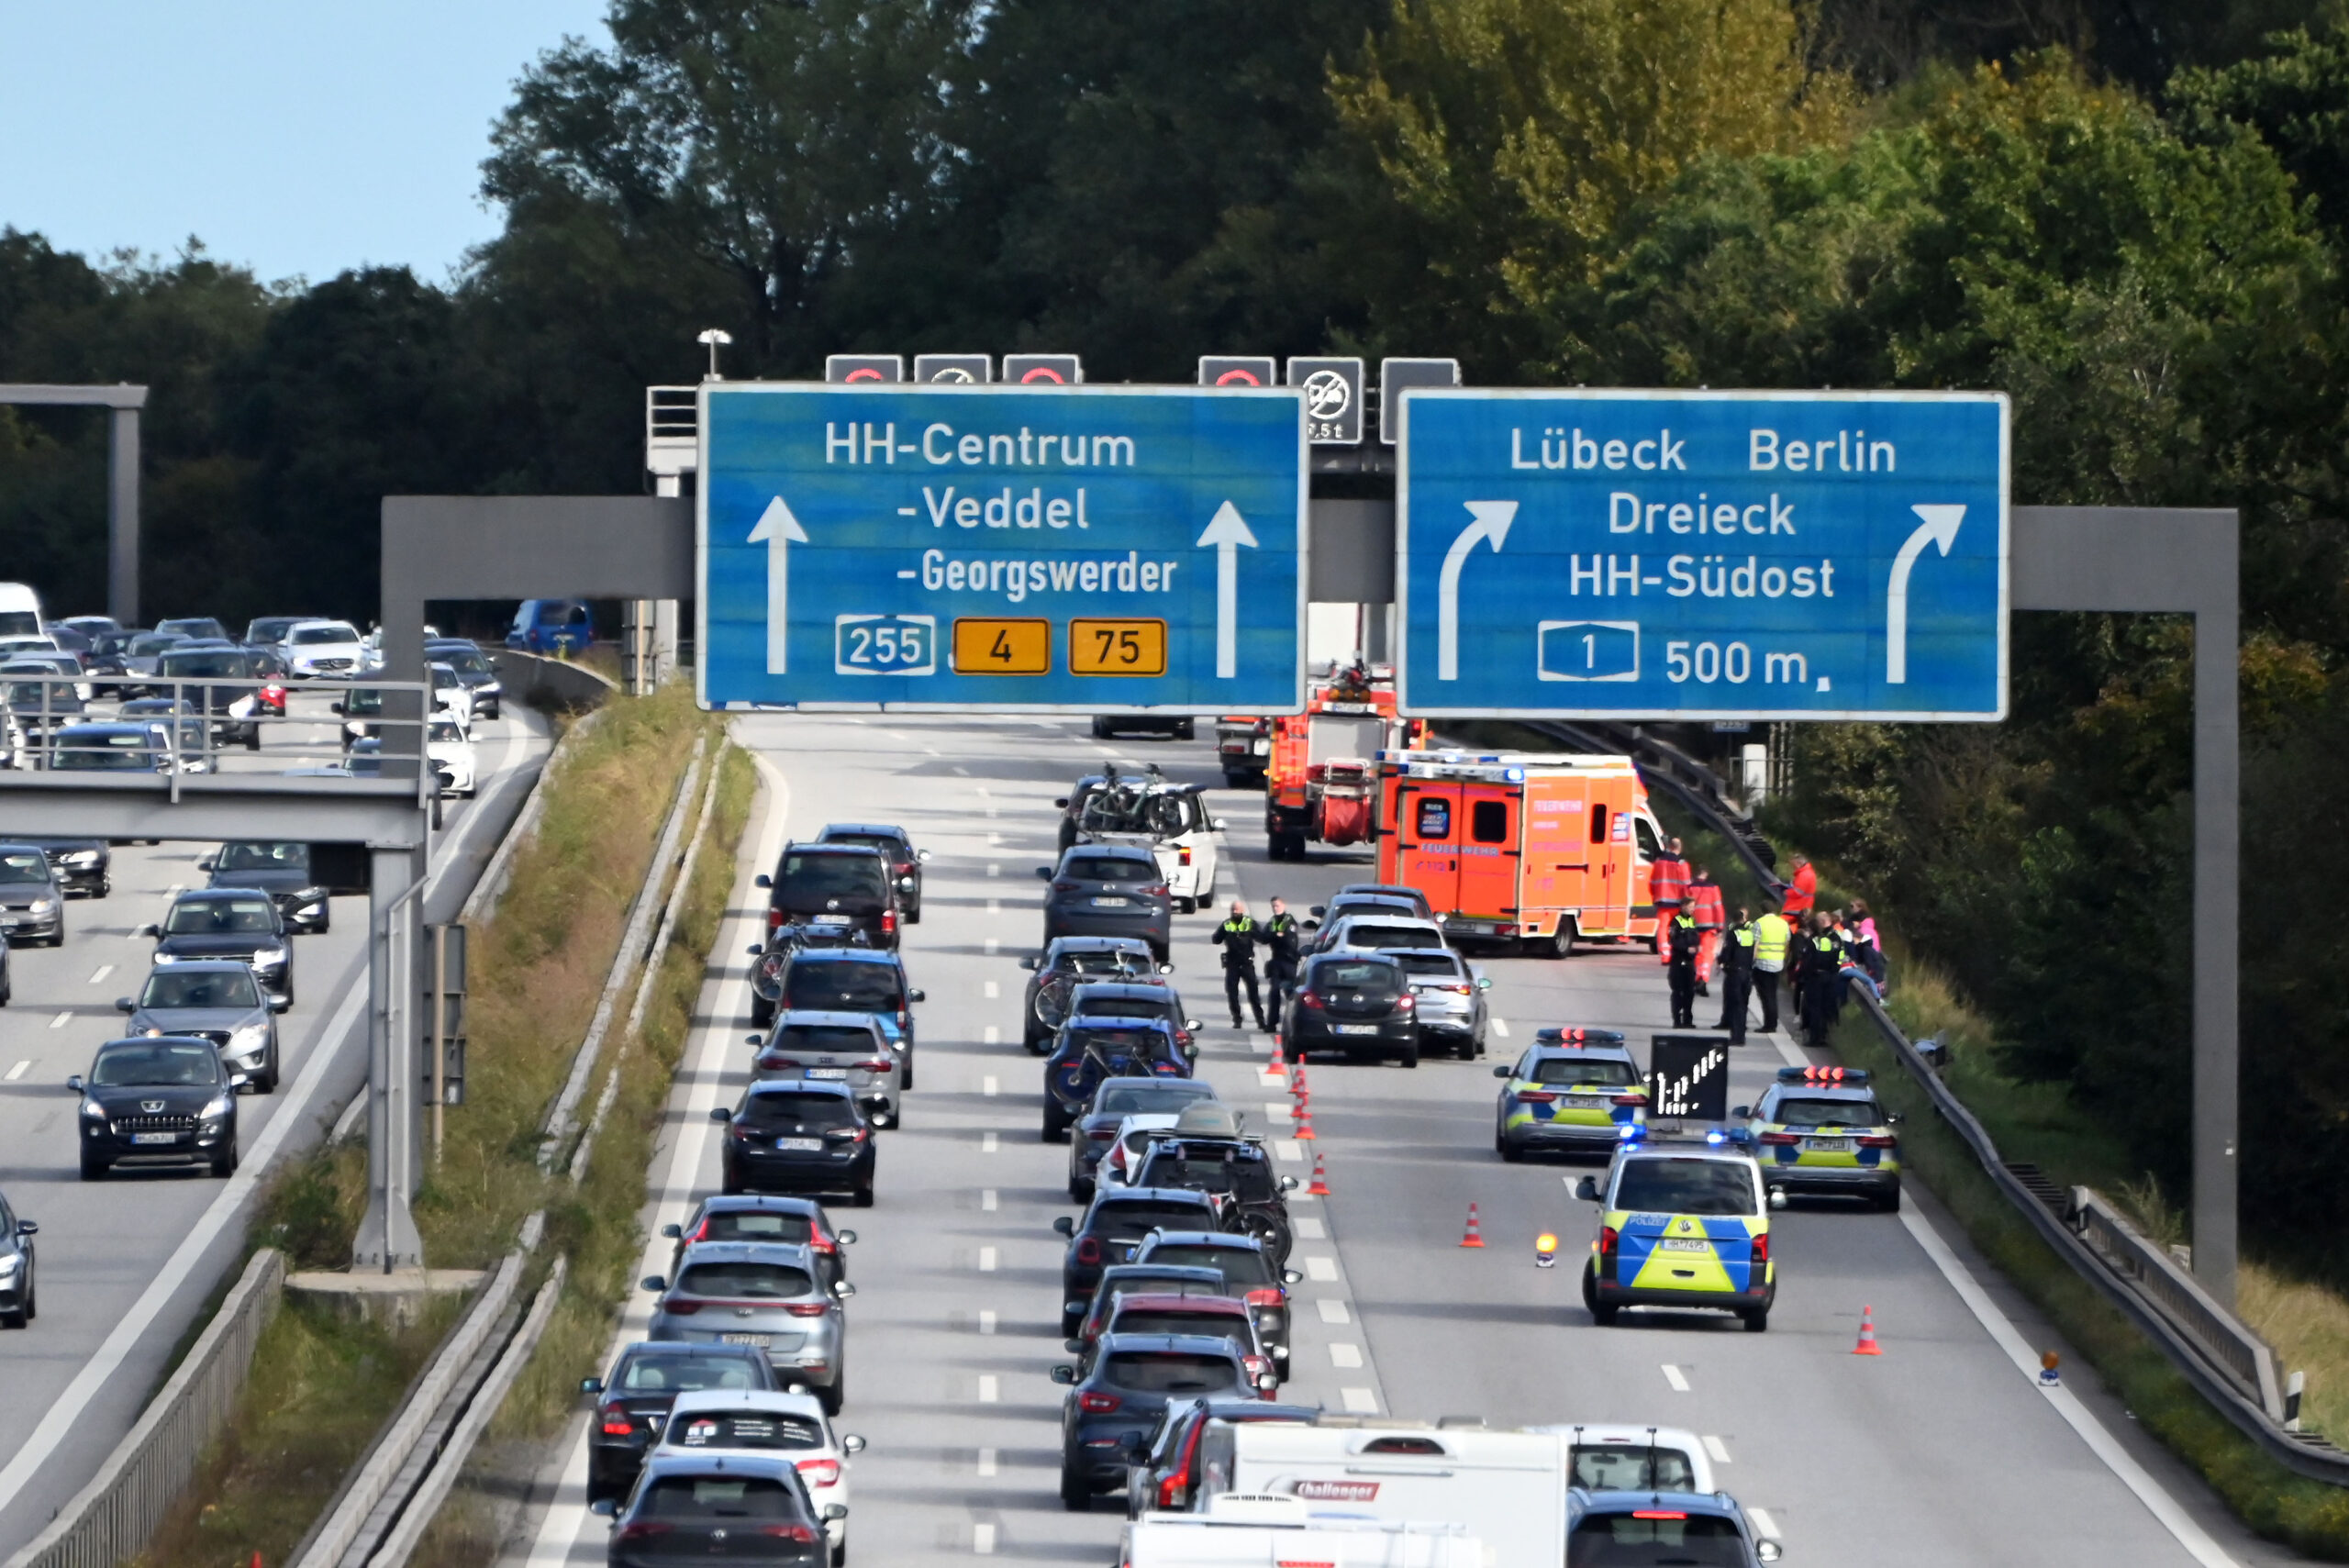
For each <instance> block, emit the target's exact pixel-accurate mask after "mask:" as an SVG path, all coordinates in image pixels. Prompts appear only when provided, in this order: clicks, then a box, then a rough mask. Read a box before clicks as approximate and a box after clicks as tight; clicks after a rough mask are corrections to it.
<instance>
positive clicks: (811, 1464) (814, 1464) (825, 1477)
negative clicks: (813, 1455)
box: [797, 1459, 841, 1486]
mask: <svg viewBox="0 0 2349 1568" xmlns="http://www.w3.org/2000/svg"><path fill="white" fill-rule="evenodd" d="M797 1469H798V1471H799V1475H800V1479H802V1480H804V1481H806V1482H807V1485H810V1486H837V1485H840V1479H841V1462H840V1461H839V1460H837V1459H803V1460H801V1461H800V1462H799V1463H798V1466H797Z"/></svg>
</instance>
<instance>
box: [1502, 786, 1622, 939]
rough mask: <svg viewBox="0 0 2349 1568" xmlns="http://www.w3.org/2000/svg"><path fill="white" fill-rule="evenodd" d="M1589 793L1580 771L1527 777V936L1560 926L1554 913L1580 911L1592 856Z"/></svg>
mask: <svg viewBox="0 0 2349 1568" xmlns="http://www.w3.org/2000/svg"><path fill="white" fill-rule="evenodd" d="M1588 794H1589V791H1588V790H1587V789H1586V786H1585V782H1584V780H1583V779H1582V777H1581V776H1580V775H1578V774H1574V773H1564V774H1540V775H1536V776H1534V777H1532V778H1529V779H1527V780H1526V781H1525V821H1524V823H1523V826H1522V841H1523V843H1524V847H1525V859H1524V862H1523V867H1524V870H1523V876H1522V882H1523V887H1524V891H1523V893H1522V895H1520V900H1519V902H1520V905H1521V906H1522V908H1523V915H1522V923H1523V926H1524V929H1525V931H1526V934H1527V935H1529V936H1547V935H1549V934H1550V933H1551V932H1552V931H1554V930H1555V929H1557V926H1556V921H1555V919H1554V918H1553V917H1554V915H1555V914H1556V912H1558V911H1561V910H1575V911H1579V910H1580V909H1581V908H1582V906H1583V904H1584V902H1585V900H1586V897H1587V889H1588V887H1589V886H1590V885H1591V876H1590V870H1591V867H1590V858H1591V857H1590V840H1589V838H1588V836H1587V834H1586V828H1587V826H1588V823H1587V818H1586V816H1585V811H1584V807H1585V806H1586V804H1587V802H1586V796H1587V795H1588ZM1601 848H1602V849H1603V848H1604V844H1603V843H1602V845H1601ZM1584 929H1588V928H1587V926H1585V927H1584Z"/></svg>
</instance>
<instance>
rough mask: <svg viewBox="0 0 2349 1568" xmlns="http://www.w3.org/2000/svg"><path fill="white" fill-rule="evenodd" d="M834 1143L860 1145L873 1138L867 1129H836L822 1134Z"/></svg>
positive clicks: (871, 1132)
mask: <svg viewBox="0 0 2349 1568" xmlns="http://www.w3.org/2000/svg"><path fill="white" fill-rule="evenodd" d="M824 1136H825V1137H826V1138H829V1139H830V1140H832V1141H833V1142H835V1143H862V1142H863V1141H864V1140H866V1139H868V1138H870V1137H872V1136H873V1129H871V1128H869V1127H836V1128H834V1129H831V1131H829V1132H828V1133H826V1134H824Z"/></svg>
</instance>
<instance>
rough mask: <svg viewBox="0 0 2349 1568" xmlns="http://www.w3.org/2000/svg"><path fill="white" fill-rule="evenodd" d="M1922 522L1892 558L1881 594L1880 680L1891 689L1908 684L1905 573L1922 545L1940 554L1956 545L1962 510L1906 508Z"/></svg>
mask: <svg viewBox="0 0 2349 1568" xmlns="http://www.w3.org/2000/svg"><path fill="white" fill-rule="evenodd" d="M1909 510H1910V511H1912V512H1914V513H1916V514H1917V515H1918V516H1919V517H1922V518H1924V519H1925V523H1924V526H1923V527H1922V528H1919V529H1918V530H1917V531H1916V532H1915V533H1913V534H1910V535H1909V538H1908V540H1907V542H1906V543H1904V544H1902V545H1901V547H1900V553H1899V554H1898V555H1896V556H1894V557H1893V558H1892V582H1891V583H1890V584H1889V585H1887V587H1886V589H1885V591H1884V680H1885V684H1887V685H1891V686H1899V685H1906V684H1908V682H1909V573H1910V572H1911V571H1912V570H1914V569H1915V567H1916V564H1917V558H1918V557H1919V556H1920V555H1922V554H1924V553H1925V546H1927V545H1929V544H1932V545H1938V546H1940V547H1941V552H1942V553H1943V555H1947V554H1948V553H1949V547H1950V546H1951V545H1954V544H1955V543H1956V542H1957V528H1958V525H1959V524H1960V523H1963V522H1964V521H1965V507H1963V506H1911V507H1909Z"/></svg>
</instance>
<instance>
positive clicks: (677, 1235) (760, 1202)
mask: <svg viewBox="0 0 2349 1568" xmlns="http://www.w3.org/2000/svg"><path fill="white" fill-rule="evenodd" d="M661 1234H662V1235H663V1236H666V1237H669V1238H671V1239H672V1240H674V1241H675V1242H676V1243H677V1245H676V1249H675V1251H673V1252H671V1253H670V1255H669V1272H670V1273H673V1274H674V1273H676V1272H677V1269H678V1265H679V1263H680V1262H683V1260H684V1258H685V1245H686V1243H687V1242H691V1241H774V1242H779V1243H783V1244H785V1245H794V1244H796V1245H799V1246H804V1247H806V1248H807V1250H808V1251H809V1252H811V1253H812V1254H814V1256H815V1259H816V1267H817V1269H818V1272H819V1273H822V1274H823V1276H824V1283H825V1284H840V1283H841V1281H842V1280H844V1279H846V1278H848V1254H847V1253H846V1252H843V1251H841V1248H843V1247H852V1246H854V1245H855V1244H856V1232H855V1231H853V1230H842V1229H839V1228H838V1227H836V1226H835V1225H833V1224H832V1220H831V1217H830V1216H829V1215H828V1214H826V1213H825V1212H824V1206H823V1205H822V1204H820V1203H818V1202H817V1201H816V1200H815V1199H814V1198H811V1197H780V1196H777V1195H774V1194H771V1193H736V1194H733V1195H726V1194H719V1195H717V1196H714V1197H706V1198H704V1199H702V1200H701V1203H700V1205H699V1206H698V1207H696V1208H695V1209H694V1211H693V1213H692V1214H690V1215H688V1216H687V1217H686V1218H685V1223H684V1224H683V1225H664V1226H662V1228H661Z"/></svg>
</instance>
